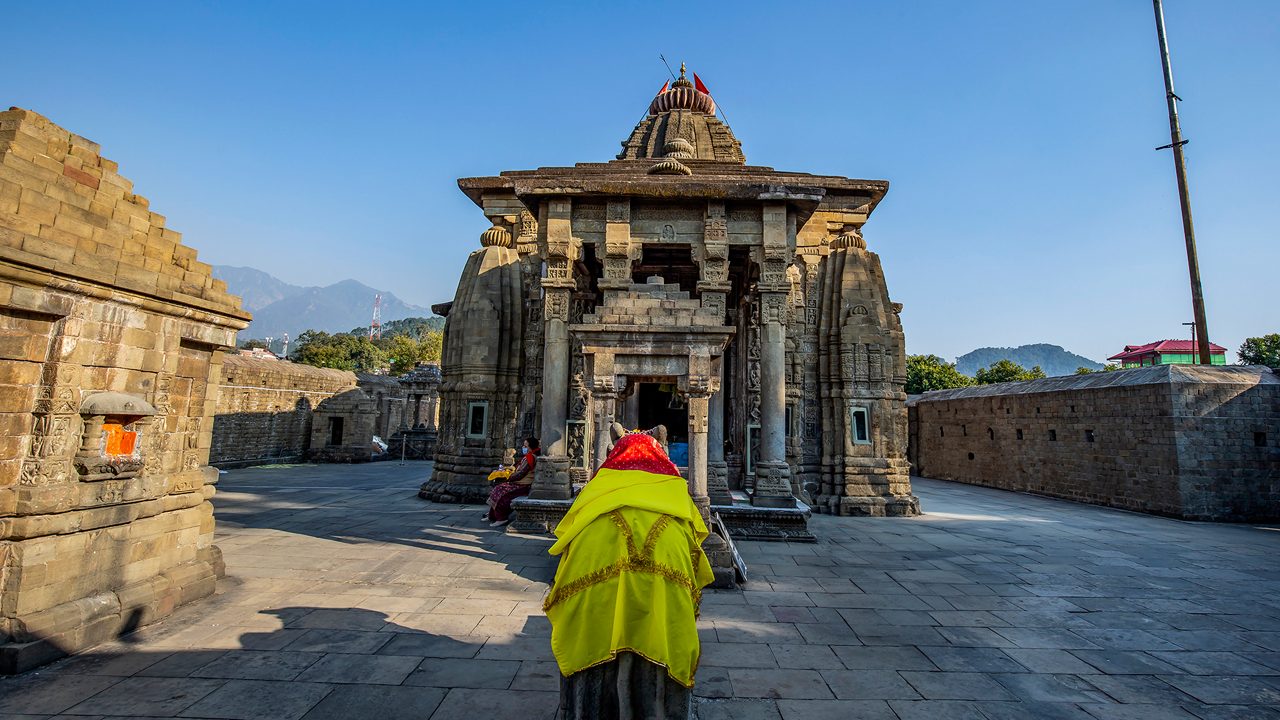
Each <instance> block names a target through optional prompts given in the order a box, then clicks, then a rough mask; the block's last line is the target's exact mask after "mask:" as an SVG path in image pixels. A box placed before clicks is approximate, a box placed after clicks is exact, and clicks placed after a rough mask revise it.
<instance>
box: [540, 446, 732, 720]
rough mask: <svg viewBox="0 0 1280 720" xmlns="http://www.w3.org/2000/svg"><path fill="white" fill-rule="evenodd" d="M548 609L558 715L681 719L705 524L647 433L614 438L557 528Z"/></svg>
mask: <svg viewBox="0 0 1280 720" xmlns="http://www.w3.org/2000/svg"><path fill="white" fill-rule="evenodd" d="M556 536H557V538H558V539H557V541H556V543H555V544H554V545H553V546H552V547H551V550H550V552H551V554H552V555H561V558H560V566H559V568H557V569H556V576H555V582H554V584H553V585H552V587H551V591H550V593H548V595H547V598H546V600H545V601H544V602H543V609H544V610H545V611H546V613H547V617H548V618H549V619H550V620H551V649H552V651H553V652H554V653H555V657H556V662H557V663H558V664H559V666H560V673H561V675H562V677H561V680H560V711H559V715H558V716H557V717H560V718H566V719H577V718H582V719H584V720H585V719H586V718H591V719H593V720H594V719H600V720H608V719H609V718H637V719H638V718H660V719H661V720H675V719H676V718H680V719H684V718H688V717H689V715H690V713H691V710H692V695H693V693H692V690H691V688H692V687H693V676H694V673H695V672H696V671H697V668H698V657H699V654H700V646H699V644H698V630H697V627H696V620H697V613H698V604H699V602H700V601H701V599H702V588H703V586H705V585H707V584H709V583H710V582H711V581H712V579H713V578H712V573H711V565H710V563H708V562H707V556H706V555H705V554H704V553H703V551H702V540H703V539H704V538H706V536H707V526H706V524H705V523H704V522H703V520H702V516H701V514H699V512H698V508H697V506H696V505H694V504H693V499H692V498H690V497H689V489H688V485H687V484H686V483H685V481H684V479H683V478H681V477H680V474H679V472H678V471H677V470H676V467H675V465H673V464H672V463H671V460H670V459H668V457H667V454H666V453H665V452H664V451H663V449H662V446H661V445H660V444H659V443H658V441H657V440H656V439H655V437H654V436H653V435H651V434H649V433H640V432H636V433H631V434H628V435H626V436H624V437H622V438H621V439H619V440H618V441H617V443H616V444H615V445H614V448H613V450H612V451H611V452H610V453H609V457H608V458H607V459H606V460H605V462H604V464H603V465H602V466H601V467H600V469H599V470H598V471H597V472H596V474H595V476H594V477H592V479H591V481H590V482H588V483H587V484H586V486H585V487H584V488H583V489H582V492H581V493H580V494H579V495H578V498H577V499H576V500H575V501H574V503H573V506H572V507H571V508H570V509H569V512H568V514H566V515H565V517H564V520H562V521H561V522H560V524H559V526H558V527H556Z"/></svg>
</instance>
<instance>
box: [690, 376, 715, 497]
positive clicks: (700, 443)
mask: <svg viewBox="0 0 1280 720" xmlns="http://www.w3.org/2000/svg"><path fill="white" fill-rule="evenodd" d="M685 399H686V400H687V401H688V404H689V495H691V496H692V497H693V503H694V504H695V505H697V506H698V510H699V512H701V513H702V517H703V519H706V520H709V519H710V518H711V512H710V508H711V499H710V498H709V497H708V495H707V412H708V405H709V404H710V398H709V394H708V393H705V392H690V393H688V394H687V395H686V397H685Z"/></svg>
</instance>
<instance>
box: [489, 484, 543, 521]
mask: <svg viewBox="0 0 1280 720" xmlns="http://www.w3.org/2000/svg"><path fill="white" fill-rule="evenodd" d="M532 489H533V486H532V485H521V484H519V483H510V482H504V483H498V484H497V485H495V486H494V487H493V491H492V492H490V493H489V519H490V520H492V521H493V522H500V521H502V520H507V519H509V518H510V517H511V501H512V500H515V499H516V498H518V497H524V496H525V495H528V494H529V491H530V490H532Z"/></svg>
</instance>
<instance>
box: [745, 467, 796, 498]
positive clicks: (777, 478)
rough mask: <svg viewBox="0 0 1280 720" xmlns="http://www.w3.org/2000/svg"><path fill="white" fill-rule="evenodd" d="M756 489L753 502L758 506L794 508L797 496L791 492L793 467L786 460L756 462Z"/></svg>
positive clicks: (752, 496)
mask: <svg viewBox="0 0 1280 720" xmlns="http://www.w3.org/2000/svg"><path fill="white" fill-rule="evenodd" d="M755 469H756V489H755V492H753V493H751V504H752V505H755V506H756V507H770V508H793V507H795V506H796V496H795V495H793V494H791V468H790V466H788V465H787V464H786V463H785V462H779V461H776V460H761V461H760V462H758V463H756V468H755Z"/></svg>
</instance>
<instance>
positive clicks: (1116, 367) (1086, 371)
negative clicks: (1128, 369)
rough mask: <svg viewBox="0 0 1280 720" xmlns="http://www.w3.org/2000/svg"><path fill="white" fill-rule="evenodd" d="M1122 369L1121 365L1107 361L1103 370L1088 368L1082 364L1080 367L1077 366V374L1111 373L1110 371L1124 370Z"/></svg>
mask: <svg viewBox="0 0 1280 720" xmlns="http://www.w3.org/2000/svg"><path fill="white" fill-rule="evenodd" d="M1122 369H1123V368H1121V367H1120V366H1119V365H1114V364H1111V363H1107V364H1106V365H1103V366H1102V369H1101V370H1094V369H1093V368H1087V367H1085V366H1083V365H1081V366H1080V367H1078V368H1076V374H1077V375H1092V374H1094V373H1109V372H1115V371H1117V370H1122Z"/></svg>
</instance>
